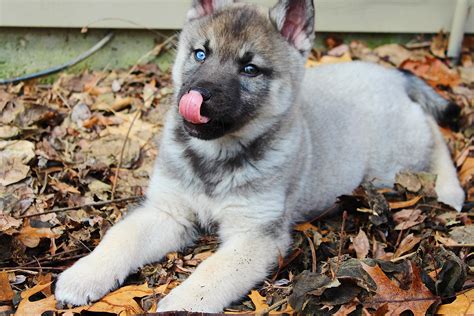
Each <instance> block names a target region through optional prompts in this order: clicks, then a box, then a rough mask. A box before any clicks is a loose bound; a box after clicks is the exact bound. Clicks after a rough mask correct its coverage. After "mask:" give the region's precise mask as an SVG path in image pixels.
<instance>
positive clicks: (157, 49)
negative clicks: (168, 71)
mask: <svg viewBox="0 0 474 316" xmlns="http://www.w3.org/2000/svg"><path fill="white" fill-rule="evenodd" d="M177 36H178V35H177V34H174V35H173V36H170V37H168V38H167V39H166V40H165V41H164V42H163V43H160V44H158V45H156V46H155V47H154V48H153V49H152V50H150V51H149V52H147V53H146V54H145V55H143V56H142V57H140V58H139V59H138V60H137V62H136V63H135V65H133V67H132V68H131V69H130V70H129V71H128V73H127V75H126V77H128V76H130V75H131V74H132V73H133V72H134V71H135V70H136V69H137V67H138V65H139V64H141V63H142V62H143V61H144V60H145V59H146V58H148V56H150V55H153V54H154V55H159V54H160V53H161V51H162V50H163V48H165V47H166V45H168V44H169V43H171V42H172V41H174V40H175V39H176V38H177Z"/></svg>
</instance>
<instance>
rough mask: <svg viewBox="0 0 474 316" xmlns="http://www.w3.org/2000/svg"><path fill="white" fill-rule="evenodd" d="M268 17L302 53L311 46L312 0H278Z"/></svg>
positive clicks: (312, 26) (312, 25)
mask: <svg viewBox="0 0 474 316" xmlns="http://www.w3.org/2000/svg"><path fill="white" fill-rule="evenodd" d="M270 19H271V20H272V21H273V23H274V24H275V26H276V28H277V29H278V31H279V32H280V33H281V35H283V37H284V38H286V40H287V41H288V42H289V43H290V44H292V45H293V46H294V47H296V49H298V50H299V51H301V52H302V53H303V54H306V53H308V52H309V51H310V50H311V48H312V47H313V40H314V4H313V0H279V1H278V3H277V4H276V5H275V6H274V7H273V8H272V9H271V10H270Z"/></svg>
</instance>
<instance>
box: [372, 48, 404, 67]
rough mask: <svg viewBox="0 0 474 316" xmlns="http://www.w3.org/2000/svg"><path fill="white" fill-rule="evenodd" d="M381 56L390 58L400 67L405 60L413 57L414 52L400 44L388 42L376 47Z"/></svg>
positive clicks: (375, 50)
mask: <svg viewBox="0 0 474 316" xmlns="http://www.w3.org/2000/svg"><path fill="white" fill-rule="evenodd" d="M374 53H376V54H377V55H378V56H379V57H380V58H383V59H388V61H390V62H391V63H392V64H394V65H395V66H396V67H399V66H400V65H401V64H402V63H403V62H404V61H405V60H407V59H409V58H410V57H412V53H411V52H410V51H409V50H408V49H406V48H405V47H403V46H402V45H399V44H387V45H383V46H379V47H377V48H376V49H374Z"/></svg>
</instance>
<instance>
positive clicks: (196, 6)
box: [186, 0, 234, 21]
mask: <svg viewBox="0 0 474 316" xmlns="http://www.w3.org/2000/svg"><path fill="white" fill-rule="evenodd" d="M233 2H234V0H193V3H192V5H191V9H189V11H188V14H187V15H186V18H187V20H188V21H191V20H195V19H199V18H202V17H204V16H206V15H210V14H213V13H214V12H215V11H217V10H219V9H222V8H223V7H226V6H228V5H230V4H232V3H233Z"/></svg>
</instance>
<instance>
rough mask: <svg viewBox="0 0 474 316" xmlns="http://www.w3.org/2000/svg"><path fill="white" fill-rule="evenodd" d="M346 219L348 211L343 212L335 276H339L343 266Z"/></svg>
mask: <svg viewBox="0 0 474 316" xmlns="http://www.w3.org/2000/svg"><path fill="white" fill-rule="evenodd" d="M346 219H347V211H344V213H342V224H341V232H340V234H339V250H338V251H337V265H336V272H335V273H334V278H335V277H336V276H337V273H338V272H339V268H340V266H341V257H342V245H343V244H344V238H345V235H346V234H345V230H344V229H345V226H346Z"/></svg>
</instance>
